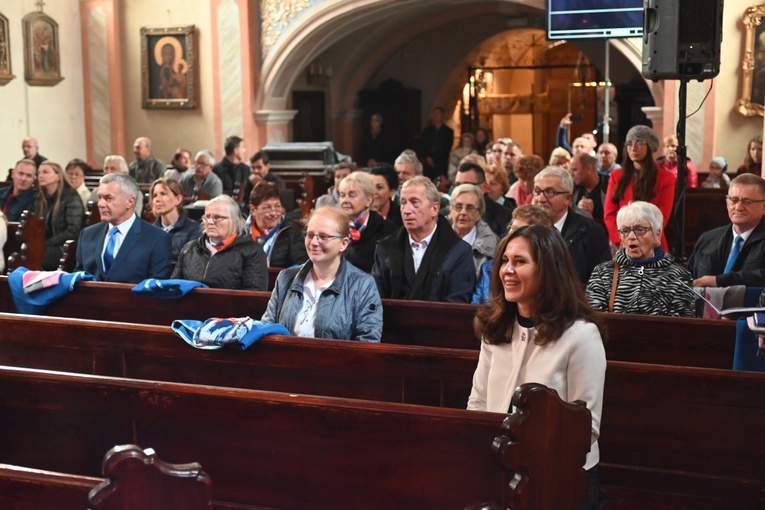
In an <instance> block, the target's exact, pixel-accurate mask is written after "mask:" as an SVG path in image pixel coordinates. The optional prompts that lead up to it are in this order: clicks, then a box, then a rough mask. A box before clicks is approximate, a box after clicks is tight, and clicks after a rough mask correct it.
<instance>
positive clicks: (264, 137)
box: [253, 110, 298, 152]
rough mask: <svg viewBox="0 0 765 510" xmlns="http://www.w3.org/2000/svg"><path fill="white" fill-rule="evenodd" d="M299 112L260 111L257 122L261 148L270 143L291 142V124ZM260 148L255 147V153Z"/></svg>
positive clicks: (257, 113) (256, 117)
mask: <svg viewBox="0 0 765 510" xmlns="http://www.w3.org/2000/svg"><path fill="white" fill-rule="evenodd" d="M297 113H298V111H297V110H258V111H256V112H255V122H256V123H257V126H258V140H259V142H260V147H262V146H264V145H266V144H267V143H268V142H289V141H290V140H291V138H292V131H291V127H290V122H292V119H294V118H295V115H297ZM260 147H253V152H254V151H255V150H258V149H259V148H260Z"/></svg>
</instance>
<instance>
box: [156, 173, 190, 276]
mask: <svg viewBox="0 0 765 510" xmlns="http://www.w3.org/2000/svg"><path fill="white" fill-rule="evenodd" d="M149 197H151V199H150V200H149V206H150V207H151V210H152V212H153V213H154V214H155V215H156V216H157V219H156V221H155V222H154V226H156V227H159V228H161V229H162V230H164V231H165V232H167V233H168V234H170V236H171V237H172V241H173V244H172V252H171V253H170V260H171V261H172V262H176V261H177V260H178V257H179V256H180V254H181V250H182V249H183V247H184V246H186V243H188V242H189V241H193V240H194V239H199V236H200V235H202V229H201V228H200V227H201V225H200V224H199V223H197V222H196V221H194V220H192V219H190V218H189V217H188V216H186V213H185V212H184V211H183V190H181V185H180V184H179V183H178V181H176V180H174V179H167V178H165V177H160V178H159V179H157V180H156V181H154V182H153V183H151V191H150V192H149Z"/></svg>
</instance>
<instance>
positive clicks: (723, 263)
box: [688, 174, 765, 287]
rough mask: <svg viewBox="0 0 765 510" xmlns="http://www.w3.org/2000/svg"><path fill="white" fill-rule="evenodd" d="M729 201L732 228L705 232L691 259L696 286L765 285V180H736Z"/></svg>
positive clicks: (747, 177) (747, 176)
mask: <svg viewBox="0 0 765 510" xmlns="http://www.w3.org/2000/svg"><path fill="white" fill-rule="evenodd" d="M725 200H726V203H727V206H728V217H729V218H730V221H731V223H730V225H725V226H723V227H718V228H715V229H713V230H710V231H709V232H705V233H703V234H702V235H701V237H699V240H698V241H697V242H696V246H695V247H694V249H693V253H692V254H691V258H690V259H688V269H689V270H690V271H691V274H692V275H693V278H694V280H693V285H694V287H729V286H731V285H748V286H751V287H762V286H765V220H763V218H765V179H762V178H761V177H758V176H756V175H752V174H744V175H740V176H738V177H736V178H735V179H733V180H732V181H730V188H728V195H727V196H726V197H725Z"/></svg>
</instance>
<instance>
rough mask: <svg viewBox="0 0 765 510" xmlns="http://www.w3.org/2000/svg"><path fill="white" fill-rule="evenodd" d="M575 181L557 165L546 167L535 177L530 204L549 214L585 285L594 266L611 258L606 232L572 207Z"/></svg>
mask: <svg viewBox="0 0 765 510" xmlns="http://www.w3.org/2000/svg"><path fill="white" fill-rule="evenodd" d="M573 191H574V179H573V178H572V177H571V174H570V173H569V172H568V171H567V170H564V169H563V168H561V167H558V166H548V167H547V168H545V169H544V170H542V171H541V172H539V173H538V174H537V175H536V177H534V189H533V190H532V193H533V194H534V199H533V203H534V205H538V206H539V207H541V208H543V209H545V210H546V211H547V212H548V213H550V217H551V218H552V221H553V224H554V226H555V228H556V229H557V230H558V232H560V233H561V235H562V236H563V238H564V239H565V240H566V244H567V245H568V251H569V253H571V258H572V259H573V260H574V267H575V268H576V273H577V275H579V279H580V280H581V282H582V283H583V284H585V285H587V281H588V280H589V279H590V274H592V270H593V269H595V266H597V265H598V264H600V263H601V262H605V261H607V260H610V259H611V248H610V247H609V245H608V236H607V234H606V229H605V228H603V226H602V225H599V224H598V223H595V222H594V221H593V220H591V219H590V218H586V217H585V216H582V215H581V214H577V212H576V208H574V207H571V201H572V199H573Z"/></svg>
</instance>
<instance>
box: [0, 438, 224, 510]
mask: <svg viewBox="0 0 765 510" xmlns="http://www.w3.org/2000/svg"><path fill="white" fill-rule="evenodd" d="M64 446H65V445H64ZM200 471H201V466H199V464H197V463H193V464H187V465H173V464H167V463H165V462H163V461H162V460H161V459H159V458H158V457H157V456H156V454H155V453H154V452H153V451H152V450H148V451H143V450H141V449H140V448H138V447H137V446H135V445H123V446H116V447H114V448H112V449H111V450H109V451H108V452H107V453H106V455H105V456H104V462H103V473H104V475H106V476H107V478H106V479H104V478H101V477H98V478H97V477H91V476H82V475H76V474H69V473H60V472H55V471H47V470H40V469H30V468H25V467H21V466H13V465H9V464H0V508H3V509H4V510H84V509H85V508H92V509H93V510H97V509H99V508H117V506H114V503H115V499H124V497H125V496H123V495H124V494H129V497H130V499H131V505H133V506H131V507H130V508H142V509H148V508H170V507H169V506H168V505H164V506H157V504H161V503H162V500H163V498H173V500H174V501H175V506H172V508H184V509H190V508H200V509H201V508H204V509H207V510H210V509H211V508H213V507H212V506H209V505H207V504H206V502H207V501H209V500H210V499H211V494H210V492H211V489H210V480H209V478H207V477H206V476H207V475H206V474H205V473H204V472H202V475H204V476H203V477H201V478H200V477H198V473H199V472H200ZM149 481H151V482H152V483H147V482H149ZM181 498H183V499H181ZM181 501H182V502H183V503H182V506H179V505H181ZM116 503H118V501H117V502H116ZM192 504H194V505H196V506H194V507H192V506H191V505H192ZM119 508H123V507H122V506H120V507H119Z"/></svg>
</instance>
